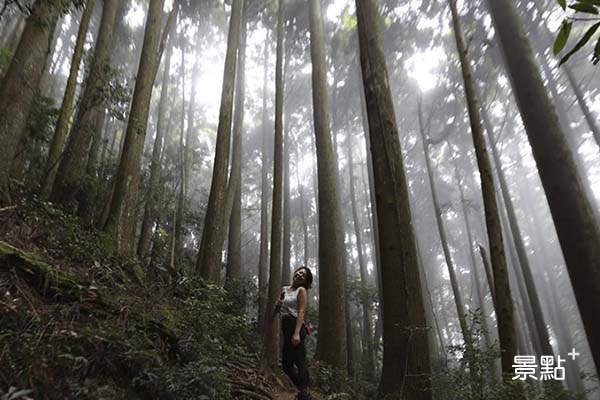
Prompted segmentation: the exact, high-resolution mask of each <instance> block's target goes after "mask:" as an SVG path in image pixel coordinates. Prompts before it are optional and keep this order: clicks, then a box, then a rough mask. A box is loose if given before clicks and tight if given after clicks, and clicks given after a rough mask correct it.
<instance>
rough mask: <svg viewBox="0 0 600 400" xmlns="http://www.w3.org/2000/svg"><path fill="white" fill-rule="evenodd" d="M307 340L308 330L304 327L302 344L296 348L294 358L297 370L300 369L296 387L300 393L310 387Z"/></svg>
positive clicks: (301, 332)
mask: <svg viewBox="0 0 600 400" xmlns="http://www.w3.org/2000/svg"><path fill="white" fill-rule="evenodd" d="M292 333H293V332H292ZM305 339H306V328H305V327H304V326H303V327H302V329H301V330H300V344H299V345H297V346H295V347H294V348H293V349H294V353H293V358H294V364H295V365H296V368H298V374H297V382H298V383H296V382H294V383H295V384H296V387H297V388H298V389H300V391H303V390H305V389H306V388H307V387H308V382H309V376H308V364H307V362H306V347H305V345H304V341H305Z"/></svg>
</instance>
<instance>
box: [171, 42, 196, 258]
mask: <svg viewBox="0 0 600 400" xmlns="http://www.w3.org/2000/svg"><path fill="white" fill-rule="evenodd" d="M194 65H197V64H194ZM194 99H195V95H194V93H193V90H191V93H190V103H192V102H193V101H194ZM185 107H186V102H185V38H184V37H183V36H182V37H181V120H180V121H179V122H180V127H179V191H178V193H177V206H176V207H175V208H176V210H175V211H174V213H173V235H172V246H171V250H172V251H171V265H172V268H175V260H176V259H177V256H178V255H179V254H180V253H181V251H182V249H183V218H184V210H185V197H186V191H185V188H186V178H187V172H186V155H185V154H186V146H185V136H186V131H185V114H186V112H185V110H186V108H185ZM188 110H193V108H191V107H188ZM189 115H190V113H189V112H188V119H189V122H188V131H189V128H190V126H189V124H191V123H192V120H191V118H189Z"/></svg>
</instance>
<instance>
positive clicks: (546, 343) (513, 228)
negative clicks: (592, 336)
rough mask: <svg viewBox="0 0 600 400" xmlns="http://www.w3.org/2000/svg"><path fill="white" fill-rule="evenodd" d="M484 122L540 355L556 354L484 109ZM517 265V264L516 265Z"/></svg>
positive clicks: (494, 139)
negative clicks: (551, 343) (529, 305)
mask: <svg viewBox="0 0 600 400" xmlns="http://www.w3.org/2000/svg"><path fill="white" fill-rule="evenodd" d="M482 116H483V122H484V124H485V127H486V130H487V131H488V135H489V139H490V140H489V142H490V147H491V149H492V156H493V157H494V163H495V165H496V172H497V173H498V180H499V182H500V189H501V191H502V197H503V198H504V204H505V206H506V214H507V217H508V226H507V228H509V229H510V232H511V235H512V238H513V240H514V246H515V251H516V253H517V257H518V260H519V266H520V268H521V271H522V274H523V281H524V285H525V289H526V291H525V295H526V296H527V297H528V298H529V302H530V304H531V311H532V317H533V321H534V323H535V328H536V331H537V334H538V336H539V337H538V338H537V340H538V341H539V343H540V346H541V347H540V350H541V351H542V353H541V354H540V355H542V354H543V355H552V354H554V352H553V349H552V346H551V345H550V336H549V335H548V329H547V328H546V326H547V325H546V321H545V319H544V313H543V311H542V305H541V303H540V299H539V296H538V291H537V288H536V286H535V281H534V279H533V272H532V270H531V266H530V265H529V258H528V257H527V250H526V249H525V243H524V242H523V237H522V236H521V230H520V229H519V222H518V220H517V214H516V213H515V208H514V205H513V201H512V198H511V197H510V192H509V190H508V183H507V181H506V177H505V176H504V171H503V170H502V164H501V160H500V153H499V152H498V149H497V144H496V138H495V135H494V131H493V127H492V124H491V122H490V120H489V117H488V115H487V112H486V111H485V110H484V111H483V113H482ZM515 267H517V266H515Z"/></svg>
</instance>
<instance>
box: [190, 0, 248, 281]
mask: <svg viewBox="0 0 600 400" xmlns="http://www.w3.org/2000/svg"><path fill="white" fill-rule="evenodd" d="M243 3H244V0H233V3H232V6H231V18H230V20H229V34H228V38H227V54H226V56H225V71H224V74H223V90H222V92H221V108H220V110H219V125H218V127H217V143H216V148H215V161H214V164H213V176H212V181H211V185H210V194H209V196H208V205H207V207H206V217H205V219H204V228H203V230H202V240H201V242H200V250H199V252H198V260H197V262H196V269H197V270H198V271H199V272H200V275H201V276H202V278H204V279H205V280H208V281H211V282H213V283H216V284H219V283H220V282H221V253H222V247H223V240H224V239H225V232H224V231H225V229H224V228H225V224H224V223H223V216H224V214H225V212H224V210H223V207H222V205H223V204H225V199H226V194H227V168H228V164H229V144H230V142H231V120H232V116H231V111H232V109H233V89H234V83H235V70H236V62H237V50H238V43H239V36H240V25H241V23H240V22H241V19H242V6H243Z"/></svg>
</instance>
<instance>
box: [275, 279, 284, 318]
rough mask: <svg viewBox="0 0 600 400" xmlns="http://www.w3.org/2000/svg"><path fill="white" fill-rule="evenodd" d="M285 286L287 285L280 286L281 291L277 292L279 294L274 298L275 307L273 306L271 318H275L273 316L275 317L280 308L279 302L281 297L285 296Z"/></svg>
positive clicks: (281, 299)
mask: <svg viewBox="0 0 600 400" xmlns="http://www.w3.org/2000/svg"><path fill="white" fill-rule="evenodd" d="M286 288H287V286H284V287H282V288H281V291H280V292H279V296H278V297H277V300H275V307H274V308H273V317H272V319H275V317H277V314H278V313H279V311H280V310H281V303H282V301H283V297H284V296H285V289H286Z"/></svg>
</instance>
